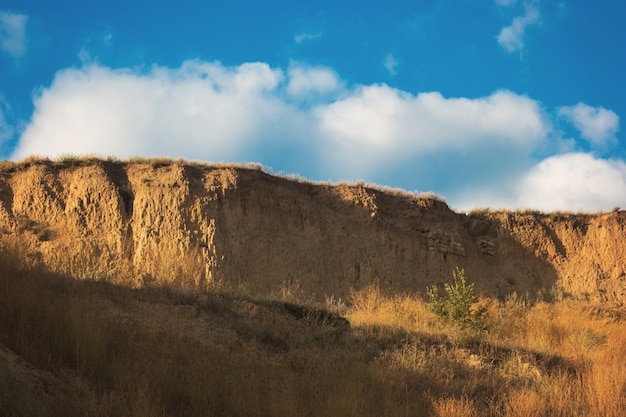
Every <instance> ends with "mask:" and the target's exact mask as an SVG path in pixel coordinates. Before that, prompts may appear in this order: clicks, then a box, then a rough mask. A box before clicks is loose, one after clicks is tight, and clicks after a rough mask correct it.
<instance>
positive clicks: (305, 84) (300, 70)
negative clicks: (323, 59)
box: [287, 62, 342, 99]
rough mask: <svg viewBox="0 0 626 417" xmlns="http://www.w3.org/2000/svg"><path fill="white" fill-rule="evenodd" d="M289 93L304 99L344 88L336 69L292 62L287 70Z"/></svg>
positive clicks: (314, 97)
mask: <svg viewBox="0 0 626 417" xmlns="http://www.w3.org/2000/svg"><path fill="white" fill-rule="evenodd" d="M287 77H288V80H289V82H288V84H287V93H288V94H289V95H290V96H292V97H294V98H300V99H304V98H305V97H306V98H312V99H316V98H319V97H323V96H326V95H328V94H331V93H333V92H336V91H337V90H339V89H340V88H342V83H341V81H340V79H339V76H338V75H337V73H335V71H333V70H332V69H330V68H325V67H311V66H308V65H304V64H300V63H297V62H296V63H292V64H291V65H290V66H289V69H288V70H287Z"/></svg>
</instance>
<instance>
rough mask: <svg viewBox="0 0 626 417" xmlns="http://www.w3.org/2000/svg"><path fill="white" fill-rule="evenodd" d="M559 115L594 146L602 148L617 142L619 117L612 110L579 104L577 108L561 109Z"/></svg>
mask: <svg viewBox="0 0 626 417" xmlns="http://www.w3.org/2000/svg"><path fill="white" fill-rule="evenodd" d="M558 114H559V117H562V118H564V119H566V120H567V121H569V122H570V123H571V124H572V125H573V126H574V127H575V128H576V129H578V130H579V131H580V135H581V137H582V138H584V139H586V140H587V141H589V143H591V144H592V145H594V146H599V147H602V146H604V145H605V144H607V143H611V142H615V141H616V138H615V135H616V134H617V132H618V131H619V116H618V115H617V114H615V112H613V111H611V110H607V109H605V108H603V107H591V106H589V105H587V104H584V103H578V104H576V105H575V106H569V107H561V108H560V109H559V111H558Z"/></svg>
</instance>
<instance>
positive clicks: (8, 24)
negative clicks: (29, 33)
mask: <svg viewBox="0 0 626 417" xmlns="http://www.w3.org/2000/svg"><path fill="white" fill-rule="evenodd" d="M27 21H28V16H26V15H24V14H20V13H12V12H6V11H0V49H1V50H3V51H4V52H6V53H8V54H10V55H12V56H13V57H14V58H20V57H21V56H22V55H24V53H25V52H26V22H27Z"/></svg>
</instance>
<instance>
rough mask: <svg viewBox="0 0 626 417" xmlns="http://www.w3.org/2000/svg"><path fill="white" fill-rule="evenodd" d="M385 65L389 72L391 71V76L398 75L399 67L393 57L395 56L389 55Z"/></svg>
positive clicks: (384, 62) (386, 57)
mask: <svg viewBox="0 0 626 417" xmlns="http://www.w3.org/2000/svg"><path fill="white" fill-rule="evenodd" d="M383 65H384V66H385V68H387V71H389V74H391V75H396V74H397V72H396V68H397V67H398V61H396V58H395V57H394V56H393V54H387V55H386V56H385V60H384V61H383Z"/></svg>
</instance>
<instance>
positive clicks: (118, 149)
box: [14, 61, 301, 160]
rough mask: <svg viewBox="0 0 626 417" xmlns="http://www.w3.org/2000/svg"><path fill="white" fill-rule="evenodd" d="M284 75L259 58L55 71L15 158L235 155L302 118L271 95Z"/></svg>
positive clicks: (227, 157)
mask: <svg viewBox="0 0 626 417" xmlns="http://www.w3.org/2000/svg"><path fill="white" fill-rule="evenodd" d="M283 79H284V74H283V73H282V71H280V70H276V69H271V68H270V67H269V66H268V65H267V64H264V63H248V64H243V65H240V66H238V67H234V68H227V67H224V66H222V65H220V64H216V63H206V62H201V61H188V62H185V63H184V64H183V65H182V66H181V67H180V68H178V69H168V68H164V67H158V66H155V67H153V68H152V69H151V70H150V71H149V72H147V73H142V72H140V71H135V70H130V69H118V70H114V69H110V68H106V67H103V66H100V65H98V64H91V65H88V66H84V67H82V68H70V69H66V70H63V71H60V72H59V73H57V75H56V77H55V79H54V82H53V83H52V85H51V86H50V87H49V88H47V89H44V90H42V92H41V94H39V95H38V96H37V97H35V99H34V106H35V111H34V114H33V116H32V120H31V122H30V124H29V125H28V126H27V128H26V130H25V131H24V133H23V134H22V136H21V139H20V142H19V145H18V147H17V149H16V150H15V153H14V158H22V157H24V156H27V155H29V154H33V153H34V154H42V155H50V156H56V155H59V154H62V153H67V152H71V153H90V152H93V153H101V154H105V155H106V154H116V155H120V156H130V155H134V154H145V155H175V156H178V155H183V156H187V157H190V158H206V159H210V160H221V159H225V160H231V159H237V158H238V156H239V155H240V154H239V152H240V151H241V150H242V148H243V147H246V146H255V145H259V142H260V141H263V140H266V138H272V139H279V138H284V137H288V136H289V135H290V134H291V133H290V129H294V130H298V128H296V127H295V125H297V124H298V123H299V121H300V119H301V118H300V117H299V116H298V115H297V114H295V113H296V112H295V110H294V109H293V108H292V107H291V106H290V105H289V104H287V103H286V102H284V101H282V100H281V99H279V98H278V96H277V95H276V89H277V88H278V86H279V85H280V84H281V83H282V82H283Z"/></svg>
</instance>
